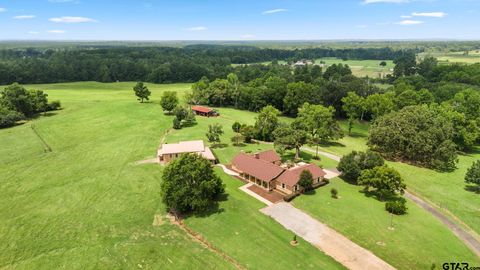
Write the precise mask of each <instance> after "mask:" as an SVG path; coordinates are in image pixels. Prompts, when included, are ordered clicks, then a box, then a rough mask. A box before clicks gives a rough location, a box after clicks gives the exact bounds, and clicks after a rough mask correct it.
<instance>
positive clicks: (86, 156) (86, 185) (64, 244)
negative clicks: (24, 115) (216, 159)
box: [0, 82, 341, 269]
mask: <svg viewBox="0 0 480 270" xmlns="http://www.w3.org/2000/svg"><path fill="white" fill-rule="evenodd" d="M133 86H134V83H133V82H131V83H112V84H102V83H94V82H85V83H68V84H53V85H33V86H27V88H28V89H32V88H34V89H42V90H45V91H46V92H47V93H48V94H49V97H50V99H51V100H57V99H58V100H61V102H62V105H63V107H64V109H63V110H61V111H57V112H54V113H53V114H52V115H51V116H48V117H43V116H42V117H39V118H37V119H35V120H33V121H32V122H33V123H34V124H35V126H36V129H37V131H38V132H39V134H40V135H41V136H42V138H43V139H44V140H45V141H46V142H47V143H48V144H49V145H50V146H51V148H52V152H50V153H45V152H44V145H43V143H42V142H41V141H40V140H39V138H38V137H37V136H36V135H35V134H34V133H33V131H32V129H31V128H30V125H31V122H28V123H26V124H24V125H20V126H16V127H13V128H8V129H2V130H0V142H1V145H2V147H0V215H1V216H2V219H1V220H0V243H1V244H0V268H5V269H56V268H68V269H98V268H101V269H119V268H120V269H121V268H126V269H132V268H140V267H142V268H154V269H185V268H192V269H200V268H206V269H233V268H234V267H233V266H232V265H231V264H230V263H228V262H226V261H225V260H224V259H223V258H221V257H220V256H218V255H217V254H215V253H213V252H211V251H209V250H208V249H206V248H204V247H203V246H202V245H200V244H199V243H197V242H195V241H192V239H191V238H189V237H188V236H187V235H186V234H185V233H184V232H183V231H182V230H180V229H179V228H178V227H176V226H174V225H170V224H169V222H168V221H167V220H166V219H162V217H164V216H165V209H164V206H163V204H162V203H161V202H160V195H159V189H160V182H161V170H162V167H161V166H158V165H156V164H147V165H135V162H136V161H138V160H143V159H145V158H149V157H152V156H154V155H155V152H156V149H157V147H158V145H159V143H160V139H161V137H162V135H163V134H164V133H165V132H166V130H167V129H169V128H170V127H171V125H172V117H171V116H165V115H164V114H163V112H162V110H161V107H160V106H159V105H158V104H157V103H156V102H158V100H159V99H160V97H161V94H162V92H163V91H167V90H170V91H172V90H173V91H177V92H179V94H182V93H185V92H186V91H188V90H189V89H190V85H189V84H173V85H152V84H148V87H149V88H150V90H151V91H152V100H153V101H154V102H152V103H146V104H140V103H139V102H137V101H136V100H135V97H134V95H133V91H132V87H133ZM232 112H233V110H232ZM237 114H241V112H237ZM246 114H250V113H247V112H246ZM253 115H254V114H251V116H253ZM233 117H235V116H233ZM248 119H250V120H249V121H252V120H251V119H253V118H252V117H248ZM208 120H214V119H213V118H212V119H200V118H199V127H201V128H204V127H205V126H206V123H208ZM217 120H220V119H217ZM194 130H197V128H195V127H194V128H188V129H183V130H182V132H183V131H186V132H192V131H194ZM205 130H206V129H205ZM225 130H226V129H225ZM203 132H204V131H198V134H202V133H203ZM178 135H180V134H178ZM192 135H194V134H191V135H190V136H192ZM199 136H200V135H199ZM203 138H204V135H202V136H201V139H203ZM169 139H170V140H175V139H176V138H175V134H173V135H172V137H171V138H170V137H169ZM177 139H178V138H177ZM185 139H188V138H185ZM248 147H251V148H254V147H256V146H255V145H252V146H248ZM225 152H226V154H225V156H231V155H232V154H233V153H234V150H229V151H225ZM225 158H226V157H225ZM232 181H233V180H232ZM234 188H235V189H236V187H234ZM227 191H228V192H229V194H230V200H231V202H230V201H229V202H226V203H228V204H230V205H232V207H234V208H236V209H237V210H235V211H240V212H235V211H233V212H231V211H227V213H228V214H229V218H235V219H237V220H241V219H242V218H243V216H236V213H241V214H242V215H245V213H247V212H250V211H253V210H252V208H250V207H248V208H244V207H246V206H247V205H248V204H249V203H251V204H252V206H251V207H257V206H258V205H257V204H255V203H256V201H255V200H254V199H253V198H249V197H246V198H245V197H242V198H241V199H239V200H236V199H235V197H236V196H237V195H239V194H238V193H236V192H235V190H234V191H230V190H228V189H227ZM242 195H243V194H242ZM249 201H253V202H249ZM232 202H236V203H235V204H232ZM237 203H238V204H237ZM255 214H256V215H260V213H259V212H258V211H257V212H255V213H252V215H255ZM158 216H160V217H161V220H158V218H157V217H158ZM154 217H156V218H155V223H156V225H157V226H153V225H152V224H153V223H154ZM222 218H223V217H222ZM256 218H258V219H261V217H256ZM224 221H228V220H224ZM214 222H216V221H215V220H214V218H213V216H212V217H208V218H204V219H202V221H201V222H200V221H199V222H197V223H198V224H199V225H198V226H200V225H202V226H207V227H209V226H212V224H213V223H214ZM271 223H272V222H270V224H271ZM264 224H269V221H268V220H267V221H265V218H264V219H262V222H257V223H256V224H255V226H256V229H258V230H262V231H269V230H270V228H269V227H266V225H264ZM228 225H229V224H228V223H227V224H224V226H228ZM275 228H276V229H274V230H275V235H273V236H270V237H268V238H263V239H261V238H259V239H257V240H256V241H255V245H251V246H249V248H250V250H248V252H252V253H255V254H262V252H263V251H264V248H265V247H267V248H268V249H269V250H274V249H276V247H274V246H270V245H271V243H269V242H264V241H266V240H268V241H271V240H272V239H276V240H275V241H273V243H275V244H280V243H281V242H283V239H286V238H288V239H289V238H290V237H291V235H290V234H289V233H288V232H287V231H286V230H283V229H282V228H280V227H278V226H277V227H275ZM251 229H253V227H251ZM241 239H246V238H241ZM287 243H288V242H287ZM302 246H303V247H301V248H300V249H299V255H295V256H293V258H301V259H302V260H303V259H304V258H305V257H308V258H312V259H305V261H307V262H309V264H312V265H313V266H322V267H321V268H329V269H336V268H341V267H340V266H339V265H338V264H337V263H336V262H334V261H333V260H332V259H331V258H329V257H327V256H325V255H324V254H322V253H321V252H319V251H318V250H316V249H315V248H314V247H312V246H309V245H308V244H306V243H305V244H303V245H302ZM281 250H283V253H282V255H283V254H284V253H285V252H287V248H286V247H284V248H283V249H281ZM290 251H291V250H290ZM245 252H247V250H245ZM229 255H232V254H229ZM233 255H236V254H233ZM242 258H244V257H242ZM247 259H248V258H247ZM269 261H270V262H269ZM273 262H275V260H272V259H271V258H270V259H268V257H265V259H263V260H258V261H257V262H254V261H252V260H249V261H243V262H242V261H240V263H244V264H247V263H248V264H252V265H256V267H257V268H266V267H263V265H264V264H268V265H271V264H272V263H273ZM294 263H295V264H294ZM296 263H297V262H293V260H288V261H285V262H284V264H283V267H282V268H284V269H286V268H291V267H294V266H295V265H296ZM302 265H303V263H302Z"/></svg>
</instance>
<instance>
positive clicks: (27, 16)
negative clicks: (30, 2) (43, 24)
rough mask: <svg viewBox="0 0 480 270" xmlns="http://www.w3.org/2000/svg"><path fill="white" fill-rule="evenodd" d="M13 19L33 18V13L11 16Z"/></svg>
mask: <svg viewBox="0 0 480 270" xmlns="http://www.w3.org/2000/svg"><path fill="white" fill-rule="evenodd" d="M13 18H14V19H15V20H28V19H33V18H35V15H18V16H15V17H13Z"/></svg>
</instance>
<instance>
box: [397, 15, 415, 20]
mask: <svg viewBox="0 0 480 270" xmlns="http://www.w3.org/2000/svg"><path fill="white" fill-rule="evenodd" d="M400 18H402V19H410V18H412V15H400Z"/></svg>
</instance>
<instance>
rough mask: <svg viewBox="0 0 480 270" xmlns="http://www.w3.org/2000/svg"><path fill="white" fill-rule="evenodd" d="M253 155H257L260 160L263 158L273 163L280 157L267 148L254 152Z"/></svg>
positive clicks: (279, 159)
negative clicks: (266, 149)
mask: <svg viewBox="0 0 480 270" xmlns="http://www.w3.org/2000/svg"><path fill="white" fill-rule="evenodd" d="M255 157H258V158H259V159H261V160H265V161H267V162H270V163H273V162H276V161H281V160H282V158H280V156H279V155H278V154H277V152H275V150H268V151H264V152H260V153H256V154H255Z"/></svg>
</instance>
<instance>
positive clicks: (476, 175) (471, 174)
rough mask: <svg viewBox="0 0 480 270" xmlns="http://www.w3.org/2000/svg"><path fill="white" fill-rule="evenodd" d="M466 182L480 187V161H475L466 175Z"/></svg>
mask: <svg viewBox="0 0 480 270" xmlns="http://www.w3.org/2000/svg"><path fill="white" fill-rule="evenodd" d="M465 182H467V183H471V184H475V185H477V186H478V187H480V160H477V161H475V162H474V163H473V164H472V166H471V167H470V168H468V170H467V173H466V174H465Z"/></svg>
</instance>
